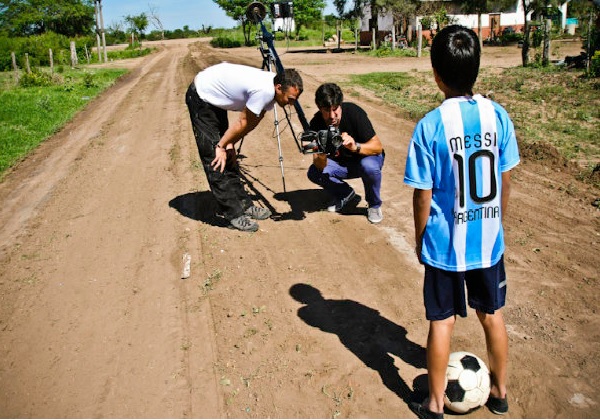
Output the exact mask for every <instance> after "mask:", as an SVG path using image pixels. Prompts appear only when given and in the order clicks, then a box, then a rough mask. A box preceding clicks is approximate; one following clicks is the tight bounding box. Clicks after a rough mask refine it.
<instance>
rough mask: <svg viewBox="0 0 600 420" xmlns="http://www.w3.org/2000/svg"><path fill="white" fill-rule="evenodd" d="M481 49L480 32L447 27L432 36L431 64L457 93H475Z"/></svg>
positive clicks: (464, 28)
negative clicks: (478, 33)
mask: <svg viewBox="0 0 600 420" xmlns="http://www.w3.org/2000/svg"><path fill="white" fill-rule="evenodd" d="M480 57H481V48H480V46H479V39H478V38H477V34H476V33H475V32H473V31H472V30H471V29H469V28H466V27H464V26H461V25H450V26H446V27H445V28H444V29H442V30H441V31H440V32H438V33H437V34H436V36H435V38H433V43H432V44H431V65H432V67H433V68H434V69H435V71H436V72H437V74H438V76H439V77H440V78H441V79H442V82H444V84H445V85H446V86H448V87H449V88H450V89H452V90H453V91H455V93H457V94H465V93H466V94H470V95H472V94H473V85H474V84H475V80H477V74H478V73H479V61H480Z"/></svg>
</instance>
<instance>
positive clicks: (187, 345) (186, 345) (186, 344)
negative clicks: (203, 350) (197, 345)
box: [180, 339, 192, 351]
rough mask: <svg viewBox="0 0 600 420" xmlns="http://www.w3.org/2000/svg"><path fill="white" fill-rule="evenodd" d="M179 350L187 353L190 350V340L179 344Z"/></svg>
mask: <svg viewBox="0 0 600 420" xmlns="http://www.w3.org/2000/svg"><path fill="white" fill-rule="evenodd" d="M180 348H181V350H183V351H187V350H189V349H191V348H192V343H191V342H190V340H188V339H185V340H183V343H181V347H180Z"/></svg>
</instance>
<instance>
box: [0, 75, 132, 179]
mask: <svg viewBox="0 0 600 420" xmlns="http://www.w3.org/2000/svg"><path fill="white" fill-rule="evenodd" d="M125 72H126V70H120V69H103V70H90V69H88V70H69V71H65V72H64V73H55V74H54V75H52V76H50V75H49V72H47V71H46V72H41V71H37V72H36V73H35V75H34V76H33V77H31V78H29V77H28V76H25V75H23V74H22V75H21V79H22V80H23V79H26V80H34V82H33V83H34V84H35V83H38V84H40V85H33V86H29V87H21V86H19V85H17V84H16V80H15V79H14V74H13V73H2V74H0V103H1V104H2V106H0V139H1V140H0V177H1V174H3V173H5V171H6V170H7V169H8V168H10V167H11V166H13V165H14V164H16V163H17V162H18V161H19V160H21V159H22V158H23V157H24V156H26V155H27V154H28V153H29V152H30V151H31V150H33V149H35V148H36V147H37V146H38V145H39V144H40V143H41V142H42V141H44V140H45V139H46V138H48V137H49V136H51V135H53V134H54V133H56V132H57V131H58V130H59V129H60V128H61V127H62V126H63V125H64V124H65V123H67V122H68V121H69V120H71V119H72V118H73V116H74V115H75V113H76V112H77V111H79V110H80V109H82V108H83V107H85V105H86V104H87V103H88V102H89V101H90V100H92V99H93V98H94V97H96V96H97V95H98V94H99V93H100V92H102V91H103V90H105V89H106V88H108V87H109V86H110V85H112V84H113V83H114V82H115V80H116V79H117V78H118V77H119V76H121V75H123V74H124V73H125Z"/></svg>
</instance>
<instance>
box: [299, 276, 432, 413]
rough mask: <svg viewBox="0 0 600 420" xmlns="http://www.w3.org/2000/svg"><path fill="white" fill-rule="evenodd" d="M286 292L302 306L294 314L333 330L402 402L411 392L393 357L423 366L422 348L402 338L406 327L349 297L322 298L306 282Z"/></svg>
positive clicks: (310, 322)
mask: <svg viewBox="0 0 600 420" xmlns="http://www.w3.org/2000/svg"><path fill="white" fill-rule="evenodd" d="M290 295H291V296H292V297H293V298H294V299H295V300H296V301H298V302H300V303H303V304H304V305H305V306H303V307H301V308H300V309H298V317H300V318H301V319H302V320H303V321H304V322H306V323H307V324H308V325H311V326H313V327H317V328H319V329H320V330H322V331H325V332H328V333H332V334H336V335H337V336H338V337H339V339H340V341H341V342H342V344H343V345H344V346H345V347H346V348H347V349H348V350H350V351H351V352H352V353H354V354H355V355H356V356H357V357H358V358H359V359H360V360H361V361H362V362H363V363H364V364H365V365H367V366H368V367H370V368H371V369H373V370H376V371H377V373H379V376H380V377H381V380H382V382H383V384H384V385H385V386H386V387H388V388H389V389H390V390H391V391H392V392H394V393H395V394H396V395H398V396H399V397H400V398H401V399H402V400H403V401H404V402H405V403H407V404H408V403H409V402H410V401H412V397H413V392H412V391H411V389H410V388H409V387H408V385H407V384H406V382H405V381H404V379H402V377H401V376H400V375H399V373H398V368H396V366H395V365H394V359H393V358H392V357H391V356H390V354H393V355H395V356H398V357H399V358H400V359H402V360H403V361H404V362H406V363H408V364H410V365H412V366H414V367H416V368H425V367H426V366H425V364H426V356H425V348H423V347H422V346H420V345H418V344H415V343H413V342H412V341H410V340H408V339H407V338H406V333H407V332H406V329H405V328H404V327H402V326H400V325H397V324H395V323H393V322H391V321H390V320H388V319H386V318H384V317H382V316H381V315H380V314H379V311H377V310H375V309H372V308H369V307H368V306H365V305H362V304H360V303H358V302H355V301H353V300H347V299H344V300H331V299H324V298H323V295H322V294H321V292H320V291H319V290H318V289H316V288H314V287H312V286H309V285H307V284H301V283H299V284H295V285H293V286H292V287H291V288H290Z"/></svg>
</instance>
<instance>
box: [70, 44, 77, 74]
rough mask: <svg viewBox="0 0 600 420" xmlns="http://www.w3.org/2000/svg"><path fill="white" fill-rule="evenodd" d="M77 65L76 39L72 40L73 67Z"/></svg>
mask: <svg viewBox="0 0 600 420" xmlns="http://www.w3.org/2000/svg"><path fill="white" fill-rule="evenodd" d="M75 66H77V50H76V49H75V41H71V68H73V67H75Z"/></svg>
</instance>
